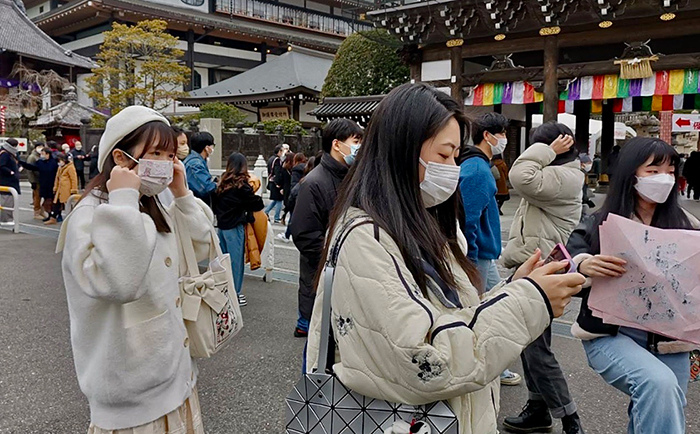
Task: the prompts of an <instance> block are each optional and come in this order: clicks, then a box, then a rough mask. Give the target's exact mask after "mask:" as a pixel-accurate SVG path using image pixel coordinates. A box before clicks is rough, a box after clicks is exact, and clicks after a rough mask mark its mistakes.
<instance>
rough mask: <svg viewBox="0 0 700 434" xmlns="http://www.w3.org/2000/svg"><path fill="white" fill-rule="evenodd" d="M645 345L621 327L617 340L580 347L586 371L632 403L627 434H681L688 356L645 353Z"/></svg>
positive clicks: (638, 332)
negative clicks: (584, 352)
mask: <svg viewBox="0 0 700 434" xmlns="http://www.w3.org/2000/svg"><path fill="white" fill-rule="evenodd" d="M646 343H647V333H646V332H644V331H641V330H635V329H631V328H626V327H621V328H620V332H619V333H618V334H617V336H606V337H602V338H598V339H594V340H591V341H583V348H584V349H585V350H586V356H587V357H588V364H589V365H590V366H591V368H593V370H594V371H596V372H597V373H598V374H600V375H601V376H602V377H603V379H604V380H605V381H607V382H608V384H610V385H612V386H615V388H617V389H618V390H621V391H622V392H624V393H625V394H627V395H628V396H630V397H631V398H632V400H631V402H630V405H629V408H628V413H629V418H630V421H629V424H628V426H627V433H628V434H655V433H665V434H682V433H685V412H684V410H683V409H684V407H685V406H686V404H687V403H686V399H685V395H686V393H687V391H688V381H689V380H690V359H689V355H688V353H678V354H655V353H651V352H649V351H648V350H647V348H646Z"/></svg>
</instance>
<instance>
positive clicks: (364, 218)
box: [308, 84, 584, 434]
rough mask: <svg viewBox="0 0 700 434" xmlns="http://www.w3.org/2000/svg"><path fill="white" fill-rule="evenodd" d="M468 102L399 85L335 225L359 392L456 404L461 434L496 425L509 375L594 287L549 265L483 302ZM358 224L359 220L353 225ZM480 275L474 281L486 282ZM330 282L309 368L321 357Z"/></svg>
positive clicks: (337, 315) (340, 307)
mask: <svg viewBox="0 0 700 434" xmlns="http://www.w3.org/2000/svg"><path fill="white" fill-rule="evenodd" d="M466 129H467V122H466V119H465V117H464V115H463V113H462V112H461V109H460V105H459V104H458V103H457V102H456V101H454V100H453V99H452V98H450V97H449V96H447V95H445V94H444V93H442V92H440V91H438V90H435V89H433V88H432V87H430V86H427V85H424V84H406V85H402V86H399V87H397V88H396V89H394V90H393V91H392V92H391V93H389V95H387V96H386V97H385V98H384V100H383V101H382V102H381V104H380V105H379V107H378V108H377V110H376V111H375V113H374V115H373V116H372V120H371V122H370V124H369V126H368V129H367V131H366V134H365V138H364V140H363V146H362V148H360V151H359V154H358V157H357V161H356V163H355V164H354V165H353V166H352V168H351V169H350V172H349V173H348V176H347V178H346V180H345V185H344V187H343V189H342V193H341V194H340V196H339V198H338V201H337V204H336V207H335V209H334V212H333V215H332V217H331V223H330V226H329V237H327V239H328V242H327V245H326V257H327V256H328V250H329V248H330V247H329V246H333V245H335V242H336V240H337V239H338V237H341V238H340V239H342V240H343V241H342V245H340V248H339V251H338V255H337V264H336V268H335V278H334V281H333V287H332V288H333V293H332V302H331V305H332V321H331V323H332V325H333V327H332V331H333V335H334V338H335V340H336V342H337V349H338V350H339V351H338V353H337V357H336V358H335V364H334V366H333V370H334V372H335V374H336V375H337V376H338V378H339V379H340V381H342V382H343V383H344V384H345V385H346V386H347V387H349V388H350V389H352V390H354V391H356V392H358V393H360V394H363V395H366V396H370V397H373V398H379V399H385V400H388V401H391V402H399V403H405V404H425V403H430V402H434V401H439V400H447V401H448V403H449V404H450V406H451V407H452V410H453V411H454V412H455V414H456V415H457V418H458V422H459V432H460V434H467V433H478V434H490V433H496V432H497V422H496V417H497V414H498V405H499V404H498V403H499V399H498V396H499V393H498V392H499V381H498V379H499V375H500V373H501V372H503V370H504V369H505V368H506V367H508V366H509V365H510V364H511V363H512V362H513V361H515V360H516V359H517V357H518V355H519V353H520V351H522V349H523V348H525V346H526V345H528V344H529V343H530V342H531V341H532V340H534V339H535V338H537V336H539V335H540V334H541V333H542V331H544V329H545V328H546V327H547V326H548V325H549V324H550V322H551V320H552V318H553V316H558V315H560V314H561V313H562V311H563V308H564V306H565V305H566V304H567V303H568V302H569V301H570V296H571V294H573V293H576V292H578V291H579V290H580V285H581V284H582V283H583V282H584V278H583V276H581V275H579V274H569V275H554V274H552V273H554V272H555V271H557V270H559V269H561V268H562V267H563V264H560V263H553V264H548V265H546V266H543V267H538V265H540V264H539V253H537V254H535V255H533V257H532V258H531V259H530V261H528V263H527V264H525V265H524V266H523V267H521V268H520V270H518V272H517V273H516V274H515V275H514V276H513V278H512V282H511V283H508V284H506V285H504V286H503V287H502V288H500V289H498V288H497V289H494V290H493V291H491V292H489V294H488V297H487V298H484V299H481V297H480V295H479V293H478V292H477V289H476V287H478V282H477V280H478V277H477V276H478V273H477V271H476V268H475V266H474V265H473V264H472V263H471V262H469V260H468V259H467V257H466V242H465V239H464V237H463V235H462V233H461V231H460V230H459V228H458V224H457V218H458V217H457V215H458V214H457V213H458V210H459V209H460V207H461V204H460V201H459V198H460V195H459V192H457V184H458V181H459V167H458V166H457V163H456V161H455V159H456V158H457V156H458V155H459V151H460V148H461V147H462V145H463V144H464V137H466ZM351 222H352V223H351ZM475 283H476V285H475ZM322 297H323V285H319V286H318V291H317V296H316V303H315V307H314V313H313V315H312V318H311V327H310V331H309V343H308V361H309V363H308V370H309V372H313V370H314V369H315V368H316V366H317V365H316V360H317V359H318V354H319V344H320V341H321V339H327V338H328V337H326V336H321V335H320V334H321V332H320V328H321V327H320V322H321V315H322V314H321V312H322V307H323V306H322V305H323V303H322V302H321V301H320V300H322Z"/></svg>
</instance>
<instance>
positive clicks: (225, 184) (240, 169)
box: [216, 152, 250, 194]
mask: <svg viewBox="0 0 700 434" xmlns="http://www.w3.org/2000/svg"><path fill="white" fill-rule="evenodd" d="M249 179H250V174H249V173H248V160H247V159H246V157H245V155H243V154H241V153H240V152H233V153H232V154H231V155H230V156H229V157H228V162H227V163H226V171H225V172H224V174H223V175H221V180H220V181H219V186H218V187H217V189H216V192H217V193H218V194H221V193H223V192H225V191H226V190H229V189H231V188H241V187H243V185H245V184H247V183H248V180H249Z"/></svg>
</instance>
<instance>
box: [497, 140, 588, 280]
mask: <svg viewBox="0 0 700 434" xmlns="http://www.w3.org/2000/svg"><path fill="white" fill-rule="evenodd" d="M556 156H557V155H556V153H555V152H554V151H553V150H552V148H551V147H550V146H548V145H546V144H544V143H535V144H533V145H532V146H530V147H529V148H528V149H526V150H525V152H523V153H522V155H521V156H520V157H519V158H518V159H517V160H515V163H513V167H512V168H511V169H510V173H509V177H510V182H511V184H512V185H513V189H514V190H515V191H517V192H518V193H519V194H520V196H521V197H522V200H521V201H520V206H519V207H518V210H517V211H516V213H515V216H514V218H513V224H512V225H511V228H510V234H509V236H508V244H507V245H506V248H505V250H504V251H503V259H502V261H503V265H504V266H505V267H506V268H514V267H518V266H520V265H521V264H522V263H524V262H525V261H526V260H527V259H528V258H529V257H530V256H531V255H532V254H533V253H534V252H535V249H537V248H539V249H540V250H541V251H542V255H543V257H546V256H547V255H549V252H551V251H552V249H553V248H554V246H555V245H556V244H557V243H562V244H566V241H567V240H568V239H569V235H571V232H572V231H573V230H574V228H576V225H578V223H579V221H580V219H581V208H582V204H581V198H582V196H583V182H584V174H583V172H581V169H580V164H579V161H578V160H576V159H575V160H573V161H570V162H568V163H565V164H562V165H551V163H552V162H553V161H554V159H555V158H556Z"/></svg>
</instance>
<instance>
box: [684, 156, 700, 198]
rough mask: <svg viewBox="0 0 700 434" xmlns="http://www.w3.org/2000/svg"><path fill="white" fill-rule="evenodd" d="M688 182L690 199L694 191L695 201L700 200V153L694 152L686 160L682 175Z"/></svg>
mask: <svg viewBox="0 0 700 434" xmlns="http://www.w3.org/2000/svg"><path fill="white" fill-rule="evenodd" d="M681 175H683V176H684V177H685V179H686V180H688V199H690V191H691V190H692V191H693V199H695V200H699V199H700V152H698V151H693V152H691V153H690V157H688V159H687V160H685V164H684V165H683V172H682V173H681Z"/></svg>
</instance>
